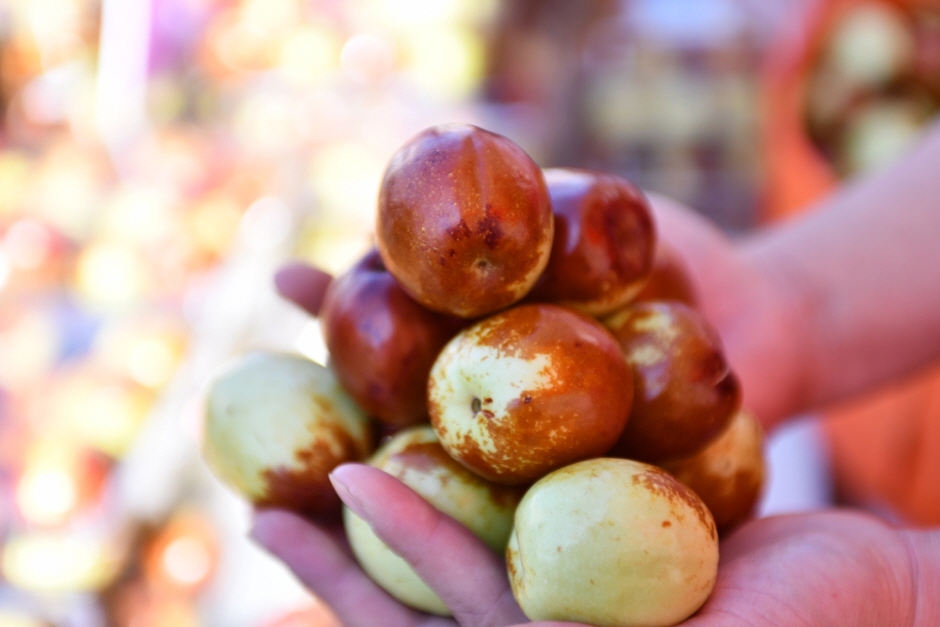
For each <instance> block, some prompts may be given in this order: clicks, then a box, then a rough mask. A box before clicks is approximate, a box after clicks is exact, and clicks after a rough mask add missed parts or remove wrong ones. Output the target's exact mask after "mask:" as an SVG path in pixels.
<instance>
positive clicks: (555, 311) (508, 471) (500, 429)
mask: <svg viewBox="0 0 940 627" xmlns="http://www.w3.org/2000/svg"><path fill="white" fill-rule="evenodd" d="M467 333H468V335H469V336H472V338H473V339H474V340H476V343H477V344H479V345H481V346H485V347H488V348H492V349H495V351H496V352H498V353H501V354H504V355H511V356H513V357H515V358H519V359H524V360H529V361H532V360H535V359H539V358H543V359H544V360H545V362H546V363H547V366H546V367H545V368H544V372H543V373H542V374H543V376H545V377H546V379H548V381H549V382H548V384H546V385H545V386H544V387H540V388H538V389H535V388H533V389H520V390H519V392H518V396H516V397H515V398H514V399H512V400H510V401H509V402H508V403H507V405H506V406H505V408H504V410H503V411H502V412H500V414H499V416H498V417H497V416H495V415H493V413H492V412H490V413H486V412H488V411H489V410H488V409H485V407H484V404H483V403H481V405H480V411H479V412H475V415H476V414H478V415H479V418H477V419H478V420H480V419H483V418H488V419H489V421H488V422H486V423H485V424H481V423H479V422H478V423H477V425H476V426H477V427H478V428H480V429H484V430H485V432H486V436H487V437H486V440H487V442H491V443H492V446H493V449H495V450H490V448H489V446H488V447H487V449H486V450H484V449H482V448H481V447H480V445H479V444H478V443H477V442H476V441H475V440H474V439H473V438H471V437H470V436H469V435H467V434H465V435H464V436H463V437H462V439H460V440H455V439H453V438H448V437H446V436H444V435H441V434H440V433H439V435H441V438H442V441H443V442H444V444H445V446H446V447H447V448H448V450H449V451H450V453H451V454H453V455H454V456H456V457H458V458H459V459H460V460H461V462H462V463H463V464H465V465H466V466H467V467H468V468H471V469H473V470H474V471H475V472H477V473H478V474H480V475H481V476H483V477H486V478H487V479H490V480H491V481H496V482H499V483H505V484H509V485H514V484H522V483H529V482H532V481H535V480H536V479H538V478H540V477H541V476H543V475H544V474H546V473H547V472H549V471H551V470H554V469H556V468H559V467H561V466H565V465H567V464H570V463H573V462H576V461H580V460H582V459H588V458H590V457H598V456H600V455H603V454H604V453H605V452H606V451H607V449H609V447H610V446H611V445H612V444H613V442H614V441H616V439H617V437H618V436H619V434H620V432H621V431H622V429H623V425H624V423H625V422H626V420H627V418H628V414H629V407H630V403H631V398H632V382H631V381H632V380H631V375H630V372H629V369H628V368H627V365H626V362H625V361H624V359H623V356H622V355H621V353H620V350H619V348H618V346H617V345H616V343H615V342H614V341H613V338H612V337H611V336H610V334H609V333H608V332H607V331H606V330H605V329H604V328H603V327H602V326H601V325H600V324H599V323H597V322H596V321H595V320H592V319H590V318H588V317H586V316H582V315H581V314H578V313H575V312H573V311H571V310H568V309H565V308H562V307H557V306H553V305H523V306H519V307H514V308H512V309H510V310H507V311H505V312H503V313H500V314H497V315H496V316H493V317H491V318H489V319H487V320H484V321H483V322H481V323H479V324H478V325H477V326H476V327H472V328H470V329H468V330H467ZM430 411H431V420H432V422H433V423H434V424H435V426H437V425H439V424H440V420H439V416H440V414H441V412H440V410H439V408H437V407H436V406H435V405H434V403H432V404H431V406H430ZM494 418H495V419H494Z"/></svg>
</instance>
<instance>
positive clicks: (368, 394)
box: [320, 250, 466, 427]
mask: <svg viewBox="0 0 940 627" xmlns="http://www.w3.org/2000/svg"><path fill="white" fill-rule="evenodd" d="M320 316H321V323H322V329H323V337H324V340H325V341H326V346H327V348H328V349H329V352H330V367H332V368H333V370H334V371H335V372H336V375H337V377H338V378H339V380H340V382H341V383H342V384H343V387H344V388H346V391H347V392H349V395H350V396H352V397H353V399H354V400H355V401H356V403H358V404H359V406H360V407H362V408H363V409H364V410H365V411H366V412H368V413H369V415H371V416H372V417H373V418H375V419H377V420H379V421H380V422H382V423H384V424H388V425H393V426H399V427H400V426H407V425H412V424H417V423H419V422H426V421H427V419H428V411H427V400H426V393H427V380H428V373H429V372H430V370H431V365H432V364H433V363H434V360H435V358H437V354H438V353H439V352H440V350H441V349H442V348H443V347H444V345H445V344H446V343H447V341H448V340H449V339H450V338H451V337H453V335H454V334H455V333H456V332H457V331H458V329H460V327H462V326H464V325H465V324H466V321H464V320H463V319H460V318H454V317H451V316H444V315H441V314H437V313H434V312H432V311H429V310H428V309H426V308H424V307H422V306H421V305H419V304H418V303H416V302H415V301H414V300H413V299H411V298H410V297H409V296H408V295H407V294H405V292H404V290H402V289H401V287H400V286H399V285H398V283H397V282H396V281H395V279H394V277H392V275H391V274H389V273H388V271H387V270H385V268H384V266H383V265H382V260H381V258H380V257H379V255H378V252H377V251H375V250H373V251H371V252H369V253H367V254H366V255H365V257H363V258H362V259H361V260H359V262H358V263H356V265H355V266H353V267H352V268H351V269H350V270H349V271H348V272H346V273H345V274H343V275H341V276H339V277H337V278H336V279H334V280H333V281H332V283H330V286H329V288H328V289H327V292H326V296H325V297H324V300H323V307H322V308H321V311H320Z"/></svg>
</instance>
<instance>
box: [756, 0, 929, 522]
mask: <svg viewBox="0 0 940 627" xmlns="http://www.w3.org/2000/svg"><path fill="white" fill-rule="evenodd" d="M890 1H891V2H892V3H893V4H905V3H904V2H901V1H900V0H890ZM920 1H922V0H920ZM857 3H858V0H825V1H823V2H821V3H820V7H819V11H818V12H817V13H816V14H814V15H812V16H811V18H810V19H811V28H810V29H809V31H808V32H809V33H810V34H809V36H808V37H805V38H804V39H803V40H790V41H784V42H782V43H781V45H780V46H779V47H778V49H777V54H775V55H771V58H770V64H769V66H768V68H767V73H766V79H767V80H766V82H765V89H764V95H765V99H764V102H763V105H764V113H765V126H764V129H763V141H764V154H765V161H766V167H767V184H766V195H765V198H764V200H765V206H764V214H763V218H764V219H765V220H766V221H774V220H778V219H781V218H784V217H786V216H790V215H794V214H796V213H799V212H802V211H805V210H806V209H807V208H808V206H809V205H811V204H812V203H813V202H815V201H816V200H818V199H820V198H821V197H822V196H824V195H826V194H827V193H829V192H830V191H832V190H833V189H835V188H836V187H837V185H838V180H837V178H836V176H835V174H834V172H832V170H831V169H830V168H829V166H828V164H827V163H826V162H825V160H824V159H823V158H822V157H821V156H820V155H819V154H818V153H817V151H816V150H815V149H814V148H813V146H812V145H811V143H810V142H809V140H808V139H807V137H806V136H805V134H804V133H803V130H802V120H803V115H802V106H803V86H804V83H803V81H804V80H805V78H806V76H807V74H808V71H809V68H810V66H811V64H812V63H813V62H814V59H815V58H816V57H817V51H818V48H819V46H820V44H821V43H822V42H823V41H824V37H825V36H826V33H827V31H828V30H829V28H830V26H831V25H832V24H833V23H834V21H835V20H836V19H837V18H838V17H839V16H840V15H841V14H842V12H843V11H844V10H845V9H846V8H848V7H850V6H852V5H853V4H857ZM907 4H909V5H913V4H916V0H911V1H910V2H908V3H907ZM823 428H824V432H825V434H826V437H827V440H828V444H829V447H830V452H831V455H832V462H833V476H834V478H835V481H836V490H837V491H838V493H839V494H841V495H843V496H844V497H846V498H848V499H850V500H852V501H854V502H857V503H861V504H871V505H878V506H881V507H884V506H887V507H889V508H890V509H891V510H893V511H894V512H896V513H897V514H899V515H900V516H902V517H903V518H904V519H906V520H907V521H908V522H910V523H913V524H923V525H938V524H940V366H938V367H935V368H933V369H932V370H930V371H928V372H926V373H923V374H921V375H920V376H918V377H915V378H913V379H911V380H909V381H907V382H904V383H901V384H898V385H895V386H892V387H891V388H889V389H885V390H880V391H878V392H877V393H874V394H872V395H870V396H868V397H867V398H865V399H862V400H860V401H858V402H855V403H853V404H851V405H848V406H845V407H841V408H838V409H835V410H833V411H832V412H830V415H829V416H828V419H827V420H826V421H825V422H824V425H823Z"/></svg>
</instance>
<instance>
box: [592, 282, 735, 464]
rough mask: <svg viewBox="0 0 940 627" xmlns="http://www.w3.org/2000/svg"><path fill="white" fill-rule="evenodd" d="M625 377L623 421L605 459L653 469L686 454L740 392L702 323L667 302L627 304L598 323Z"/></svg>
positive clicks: (714, 429)
mask: <svg viewBox="0 0 940 627" xmlns="http://www.w3.org/2000/svg"><path fill="white" fill-rule="evenodd" d="M605 324H606V325H607V326H608V328H609V329H610V330H611V331H612V332H613V335H614V337H615V338H617V341H618V342H619V344H620V347H621V349H622V350H623V355H624V357H625V358H626V360H627V362H628V363H629V364H630V367H631V369H632V370H633V382H634V387H635V395H634V401H633V410H632V412H631V414H630V422H629V424H628V425H627V428H626V429H624V432H623V435H622V436H621V437H620V440H619V441H618V442H617V444H616V446H614V447H613V448H612V449H611V451H610V453H609V454H610V455H612V456H617V457H626V458H629V459H638V460H641V461H648V462H653V463H656V462H658V461H661V460H664V459H671V458H675V457H682V456H685V455H691V454H692V453H694V452H696V451H698V450H700V449H701V448H702V447H704V446H705V445H706V444H708V443H709V442H710V441H712V440H713V439H714V438H715V437H717V436H718V434H719V433H721V432H722V431H723V430H724V429H725V427H726V425H727V424H728V423H729V422H730V421H731V418H732V417H733V416H734V414H735V412H737V411H738V409H739V408H740V406H741V386H740V384H739V382H738V378H737V376H736V375H735V374H734V372H732V370H731V367H730V366H729V365H728V362H727V360H726V359H725V356H724V349H723V348H722V346H721V340H720V339H719V337H718V334H717V333H716V332H715V331H714V329H712V327H711V325H709V324H708V322H707V321H706V320H705V318H704V317H703V316H702V315H701V314H700V313H698V312H697V311H695V310H694V309H692V308H691V307H688V306H686V305H683V304H682V303H678V302H674V301H650V302H645V303H637V304H636V305H632V306H630V307H628V308H626V309H625V310H623V311H621V312H619V313H618V314H616V315H614V316H612V317H610V318H608V319H606V320H605Z"/></svg>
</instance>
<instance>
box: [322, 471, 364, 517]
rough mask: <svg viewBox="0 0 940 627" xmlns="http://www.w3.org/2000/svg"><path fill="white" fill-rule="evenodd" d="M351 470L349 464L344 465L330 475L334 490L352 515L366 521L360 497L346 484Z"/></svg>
mask: <svg viewBox="0 0 940 627" xmlns="http://www.w3.org/2000/svg"><path fill="white" fill-rule="evenodd" d="M348 470H349V465H348V464H342V465H340V466H337V467H336V468H334V469H333V472H331V473H330V483H332V484H333V489H335V490H336V493H337V494H338V495H339V498H340V500H341V501H342V502H343V504H344V505H345V506H346V507H348V508H349V509H350V510H352V513H353V514H355V515H356V516H358V517H359V518H362V519H364V520H367V519H366V515H365V510H364V508H363V507H362V502H361V501H360V500H359V497H358V496H356V493H355V492H353V490H352V489H351V488H350V487H349V484H348V483H346V477H345V475H346V474H347V472H348Z"/></svg>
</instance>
